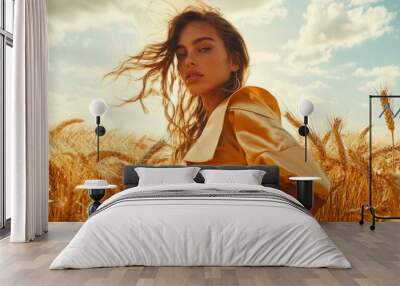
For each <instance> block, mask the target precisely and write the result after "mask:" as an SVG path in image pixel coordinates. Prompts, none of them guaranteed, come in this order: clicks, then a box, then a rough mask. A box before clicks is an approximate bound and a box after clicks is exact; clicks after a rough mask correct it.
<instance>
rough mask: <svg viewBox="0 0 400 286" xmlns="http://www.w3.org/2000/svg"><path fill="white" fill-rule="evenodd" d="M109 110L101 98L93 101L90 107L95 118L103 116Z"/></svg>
mask: <svg viewBox="0 0 400 286" xmlns="http://www.w3.org/2000/svg"><path fill="white" fill-rule="evenodd" d="M107 109H108V106H107V104H106V103H105V101H104V100H102V99H100V98H96V99H93V100H92V101H91V102H90V105H89V111H90V113H91V114H92V115H93V116H95V117H96V116H102V115H103V114H104V113H106V111H107Z"/></svg>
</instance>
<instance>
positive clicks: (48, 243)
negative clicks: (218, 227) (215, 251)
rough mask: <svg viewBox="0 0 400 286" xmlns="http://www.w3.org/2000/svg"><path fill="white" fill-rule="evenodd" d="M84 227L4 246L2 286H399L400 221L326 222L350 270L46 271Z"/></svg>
mask: <svg viewBox="0 0 400 286" xmlns="http://www.w3.org/2000/svg"><path fill="white" fill-rule="evenodd" d="M80 226H81V224H80V223H50V227H49V233H48V234H47V235H45V236H44V237H42V238H40V239H38V240H36V241H34V242H32V243H21V244H16V243H13V244H10V243H9V240H8V238H5V239H3V240H1V241H0V285H1V286H8V285H10V286H11V285H12V286H17V285H30V286H31V285H32V286H34V285H52V286H61V285H68V286H75V285H85V286H86V285H136V286H139V285H140V286H150V285H167V286H179V285H204V286H205V285H227V286H234V285H246V286H247V285H255V286H261V285H296V286H297V285H346V286H347V285H349V286H350V285H384V286H390V285H400V222H385V223H378V225H377V229H376V230H375V231H370V230H369V228H368V225H364V226H359V225H358V224H357V223H323V224H322V226H323V228H324V229H325V230H326V231H327V233H328V234H329V236H330V237H331V238H332V240H333V241H335V243H336V244H337V245H338V247H339V248H340V249H341V250H342V251H343V252H344V254H345V255H346V257H347V258H348V259H349V260H350V262H351V263H352V265H353V268H352V269H348V270H343V269H305V268H289V267H120V268H101V269H86V270H48V267H49V264H50V263H51V261H52V260H53V259H54V257H55V256H56V255H57V254H58V253H59V252H60V251H61V250H62V248H63V247H64V246H65V245H66V244H67V242H68V241H69V240H70V239H71V238H72V236H73V235H74V234H75V233H76V231H77V230H78V229H79V227H80Z"/></svg>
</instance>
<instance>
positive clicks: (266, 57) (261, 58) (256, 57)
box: [250, 52, 281, 63]
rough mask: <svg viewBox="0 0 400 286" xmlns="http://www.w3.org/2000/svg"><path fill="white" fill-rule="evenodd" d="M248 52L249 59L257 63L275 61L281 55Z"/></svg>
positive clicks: (277, 60) (278, 59)
mask: <svg viewBox="0 0 400 286" xmlns="http://www.w3.org/2000/svg"><path fill="white" fill-rule="evenodd" d="M250 54H251V60H252V61H254V62H257V63H276V62H279V61H280V59H281V56H280V55H279V54H277V53H269V52H250Z"/></svg>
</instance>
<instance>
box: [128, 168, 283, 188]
mask: <svg viewBox="0 0 400 286" xmlns="http://www.w3.org/2000/svg"><path fill="white" fill-rule="evenodd" d="M196 166H197V167H201V169H222V170H246V169H257V170H264V171H265V175H264V177H263V179H262V185H263V186H265V187H271V188H276V189H279V167H278V166H275V165H269V166H265V165H253V166H237V165H235V166H228V165H227V166H225V165H224V166H204V165H190V167H196ZM136 167H152V168H171V167H175V168H176V167H187V166H177V165H175V166H174V165H169V166H143V165H128V166H125V167H124V174H123V178H122V180H123V181H122V183H123V185H124V189H127V188H133V187H136V186H137V185H138V182H139V177H138V175H137V173H136V171H135V168H136ZM194 180H195V181H196V182H197V183H204V178H203V176H202V175H201V174H200V172H199V173H198V174H197V176H196V177H195V178H194Z"/></svg>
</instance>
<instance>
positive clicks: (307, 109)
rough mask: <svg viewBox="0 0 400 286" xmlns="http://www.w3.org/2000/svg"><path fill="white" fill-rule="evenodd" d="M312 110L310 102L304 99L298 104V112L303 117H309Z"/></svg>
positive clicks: (312, 106)
mask: <svg viewBox="0 0 400 286" xmlns="http://www.w3.org/2000/svg"><path fill="white" fill-rule="evenodd" d="M313 110H314V105H313V104H312V102H311V101H309V100H307V99H305V100H303V101H301V102H300V104H299V112H300V113H301V115H303V116H309V115H310V114H311V113H312V112H313Z"/></svg>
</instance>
